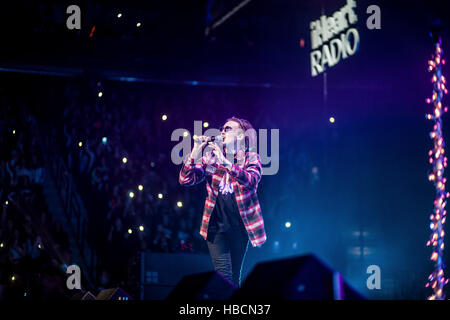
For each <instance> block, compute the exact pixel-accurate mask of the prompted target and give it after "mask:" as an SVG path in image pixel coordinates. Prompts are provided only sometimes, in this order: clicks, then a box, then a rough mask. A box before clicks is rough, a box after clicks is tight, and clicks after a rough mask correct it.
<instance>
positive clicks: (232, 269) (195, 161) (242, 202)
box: [179, 117, 267, 287]
mask: <svg viewBox="0 0 450 320" xmlns="http://www.w3.org/2000/svg"><path fill="white" fill-rule="evenodd" d="M220 131H221V137H222V140H223V144H220V146H219V145H217V144H216V143H213V142H211V138H210V137H208V136H201V137H198V139H196V140H194V141H195V142H194V148H193V150H192V152H191V154H190V155H189V156H188V157H187V158H186V160H185V162H184V165H183V167H182V168H181V171H180V176H179V182H180V184H182V185H186V186H190V185H195V184H197V183H200V182H202V181H203V180H206V190H207V193H208V194H207V197H206V201H205V207H204V210H203V218H202V223H201V227H200V234H201V235H202V236H203V238H204V239H205V240H206V241H207V245H208V249H209V253H210V255H211V259H212V262H213V265H214V268H215V269H216V271H218V272H220V273H222V274H223V275H224V276H225V277H226V278H227V279H228V280H230V281H231V282H232V283H233V284H234V285H235V286H236V287H239V286H240V285H241V270H242V265H243V261H244V257H245V254H246V252H247V247H248V242H249V241H250V242H251V244H252V246H253V247H257V246H261V245H262V244H263V243H264V242H265V241H266V238H267V237H266V233H265V230H264V221H263V217H262V214H261V207H260V205H259V200H258V196H257V192H256V191H257V188H258V183H259V181H260V179H261V171H262V167H261V161H260V159H259V155H258V154H257V153H256V147H255V146H256V131H255V130H254V129H253V127H252V125H251V124H250V123H249V122H248V121H247V120H244V119H239V118H236V117H232V118H230V119H228V120H227V121H226V123H225V125H224V126H223V127H222V128H221V130H220ZM207 144H208V146H210V147H211V148H212V152H207V153H206V154H205V155H204V156H203V157H201V154H202V150H203V148H204V147H205V146H206V145H207ZM200 157H201V158H200Z"/></svg>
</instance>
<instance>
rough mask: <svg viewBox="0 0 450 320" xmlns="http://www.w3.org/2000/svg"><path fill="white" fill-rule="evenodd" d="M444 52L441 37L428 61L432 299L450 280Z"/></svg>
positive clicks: (442, 296) (439, 296) (441, 294)
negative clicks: (449, 268) (448, 270)
mask: <svg viewBox="0 0 450 320" xmlns="http://www.w3.org/2000/svg"><path fill="white" fill-rule="evenodd" d="M442 55H443V51H442V48H441V39H440V38H439V39H438V40H437V41H436V42H435V52H434V54H433V55H432V56H431V59H430V60H429V61H428V71H429V72H433V76H432V78H431V81H432V83H433V94H432V97H431V99H430V98H428V99H426V102H427V103H429V104H433V106H434V113H433V114H427V115H426V118H427V119H429V120H433V121H434V126H433V131H431V132H430V138H431V139H432V140H433V149H431V150H430V151H429V153H428V155H429V156H430V159H429V162H430V164H431V165H432V169H433V170H432V172H431V173H430V174H429V175H428V180H429V181H431V182H432V183H433V184H434V186H435V188H436V198H435V200H434V203H433V204H434V211H433V213H432V214H431V215H430V220H431V222H430V229H431V235H430V239H429V240H428V242H427V246H432V248H433V252H432V254H431V257H430V260H431V261H433V262H434V270H433V272H432V273H431V274H430V275H429V276H428V282H427V284H426V285H425V286H426V287H427V288H429V287H431V289H433V293H432V294H431V295H430V296H429V297H428V300H444V299H445V294H444V292H443V289H444V286H445V285H446V284H447V283H448V279H445V277H444V268H445V264H444V235H445V232H444V224H445V220H446V214H447V211H446V210H445V206H446V204H447V201H446V200H445V199H446V198H449V197H450V192H446V191H445V183H446V181H447V179H446V178H445V177H444V168H445V167H447V157H446V156H445V155H444V153H445V149H444V148H445V142H444V138H443V135H442V115H443V113H445V112H447V111H448V107H445V108H443V107H442V98H443V95H444V94H446V93H447V89H446V87H445V85H446V80H445V77H444V76H443V75H442V65H444V64H445V60H444V59H442Z"/></svg>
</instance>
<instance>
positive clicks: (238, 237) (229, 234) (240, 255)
mask: <svg viewBox="0 0 450 320" xmlns="http://www.w3.org/2000/svg"><path fill="white" fill-rule="evenodd" d="M206 243H207V244H208V249H209V253H210V255H211V258H212V262H213V265H214V268H215V269H216V271H218V272H220V273H222V274H223V275H224V276H225V278H227V279H228V280H230V281H231V282H232V283H233V284H234V285H235V286H236V287H240V285H241V271H242V265H243V262H244V258H245V254H246V252H247V248H248V243H249V239H248V234H247V232H245V231H242V229H239V228H234V229H228V230H227V231H225V232H219V233H215V234H211V235H209V234H208V240H207V242H206Z"/></svg>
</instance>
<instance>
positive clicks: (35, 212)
mask: <svg viewBox="0 0 450 320" xmlns="http://www.w3.org/2000/svg"><path fill="white" fill-rule="evenodd" d="M33 121H35V120H34V118H33V117H32V116H31V115H30V114H29V113H28V112H27V110H26V109H25V108H24V107H22V106H20V105H15V104H14V103H12V104H10V101H8V100H7V99H5V98H3V99H2V101H1V108H0V130H1V133H0V149H1V150H2V152H1V158H0V201H1V204H2V209H1V217H0V299H1V300H3V299H17V298H19V299H37V300H40V299H42V300H45V299H65V298H67V297H68V292H67V290H66V286H65V274H64V271H65V270H64V264H65V265H69V264H71V250H70V248H69V240H68V237H67V234H66V233H65V232H64V231H63V230H62V226H61V222H60V221H53V220H52V217H51V215H50V214H49V211H48V208H47V205H46V202H45V198H44V196H43V193H42V184H43V182H44V179H45V175H44V172H45V171H44V167H43V160H42V157H41V155H42V154H41V151H40V148H39V145H38V141H37V138H36V136H35V135H34V134H33V133H32V132H31V131H30V130H31V129H30V126H31V123H32V122H33Z"/></svg>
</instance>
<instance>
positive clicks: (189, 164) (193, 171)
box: [178, 156, 205, 186]
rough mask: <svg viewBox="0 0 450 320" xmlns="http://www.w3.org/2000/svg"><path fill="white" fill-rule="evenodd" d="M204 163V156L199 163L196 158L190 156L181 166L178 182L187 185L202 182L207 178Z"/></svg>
mask: <svg viewBox="0 0 450 320" xmlns="http://www.w3.org/2000/svg"><path fill="white" fill-rule="evenodd" d="M204 163H205V161H204V157H202V158H201V160H200V161H199V163H195V161H194V158H192V157H190V156H188V157H187V158H186V160H185V161H184V163H183V167H182V168H181V171H180V175H179V178H178V182H179V183H180V184H181V185H185V186H193V185H195V184H198V183H200V182H202V181H203V180H204V179H205V170H204Z"/></svg>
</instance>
